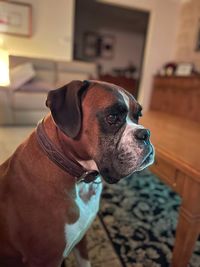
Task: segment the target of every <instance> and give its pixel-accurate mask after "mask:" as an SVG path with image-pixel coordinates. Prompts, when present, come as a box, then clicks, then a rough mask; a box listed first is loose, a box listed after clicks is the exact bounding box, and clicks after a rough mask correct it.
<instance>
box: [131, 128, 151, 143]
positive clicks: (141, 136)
mask: <svg viewBox="0 0 200 267" xmlns="http://www.w3.org/2000/svg"><path fill="white" fill-rule="evenodd" d="M134 136H135V138H136V139H138V140H140V141H149V137H150V131H149V130H148V129H137V130H136V131H135V133H134Z"/></svg>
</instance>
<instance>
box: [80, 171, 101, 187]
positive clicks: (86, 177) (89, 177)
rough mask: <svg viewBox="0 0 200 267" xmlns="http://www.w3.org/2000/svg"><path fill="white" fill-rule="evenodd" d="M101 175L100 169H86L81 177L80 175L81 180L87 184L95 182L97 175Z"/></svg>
mask: <svg viewBox="0 0 200 267" xmlns="http://www.w3.org/2000/svg"><path fill="white" fill-rule="evenodd" d="M98 175H99V172H98V171H94V170H91V171H86V172H84V173H83V174H82V175H81V176H80V177H79V181H80V182H81V181H83V182H85V183H87V184H89V183H91V182H94V181H95V180H96V179H97V176H98Z"/></svg>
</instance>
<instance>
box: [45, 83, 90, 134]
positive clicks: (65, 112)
mask: <svg viewBox="0 0 200 267" xmlns="http://www.w3.org/2000/svg"><path fill="white" fill-rule="evenodd" d="M88 87H89V82H88V81H83V82H82V81H72V82H70V83H69V84H67V85H65V86H63V87H61V88H59V89H56V90H52V91H50V92H49V93H48V96H47V100H46V106H47V107H49V108H50V110H51V114H52V117H53V119H54V121H55V123H56V125H57V126H58V127H59V128H60V129H61V130H62V131H63V132H64V133H65V134H66V135H68V136H69V137H71V138H75V137H76V136H77V135H78V133H79V132H80V129H81V124H82V109H81V99H82V96H83V93H84V92H85V91H86V89H87V88H88Z"/></svg>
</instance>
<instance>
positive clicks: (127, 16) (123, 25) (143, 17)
mask: <svg viewBox="0 0 200 267" xmlns="http://www.w3.org/2000/svg"><path fill="white" fill-rule="evenodd" d="M79 12H81V14H82V15H83V14H84V15H85V16H87V17H88V16H89V17H90V19H91V23H92V21H99V22H100V23H101V24H102V26H104V25H106V27H112V28H113V27H115V28H117V29H118V30H119V29H121V30H123V31H134V32H140V33H145V32H146V29H147V25H148V18H149V14H148V12H144V11H139V10H136V9H129V8H122V7H118V6H114V5H109V4H104V3H101V2H97V1H95V0H76V15H78V14H79ZM76 19H78V18H77V17H76Z"/></svg>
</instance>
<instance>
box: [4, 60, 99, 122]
mask: <svg viewBox="0 0 200 267" xmlns="http://www.w3.org/2000/svg"><path fill="white" fill-rule="evenodd" d="M9 61H10V62H9V66H10V72H11V73H12V70H14V69H16V68H17V67H19V66H26V64H27V63H28V65H27V66H29V67H30V65H31V68H33V69H34V75H32V74H33V71H32V72H31V76H30V77H29V80H27V81H25V82H24V81H23V82H24V83H23V84H21V85H19V83H18V86H17V87H16V86H13V85H12V82H11V85H10V86H9V87H8V88H0V125H36V124H37V122H38V121H39V120H40V119H41V118H43V117H44V116H45V115H46V114H47V113H48V111H49V110H48V109H47V108H46V106H45V101H46V97H47V93H48V91H49V90H52V89H55V88H59V87H61V86H63V85H64V84H67V83H68V82H70V81H71V80H85V79H91V78H95V77H96V66H95V64H93V63H87V62H86V63H85V62H81V61H71V62H66V61H56V60H49V59H39V58H30V57H21V56H10V58H9ZM26 72H27V71H26ZM26 72H25V73H26ZM24 75H25V74H24ZM26 75H27V73H26Z"/></svg>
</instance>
